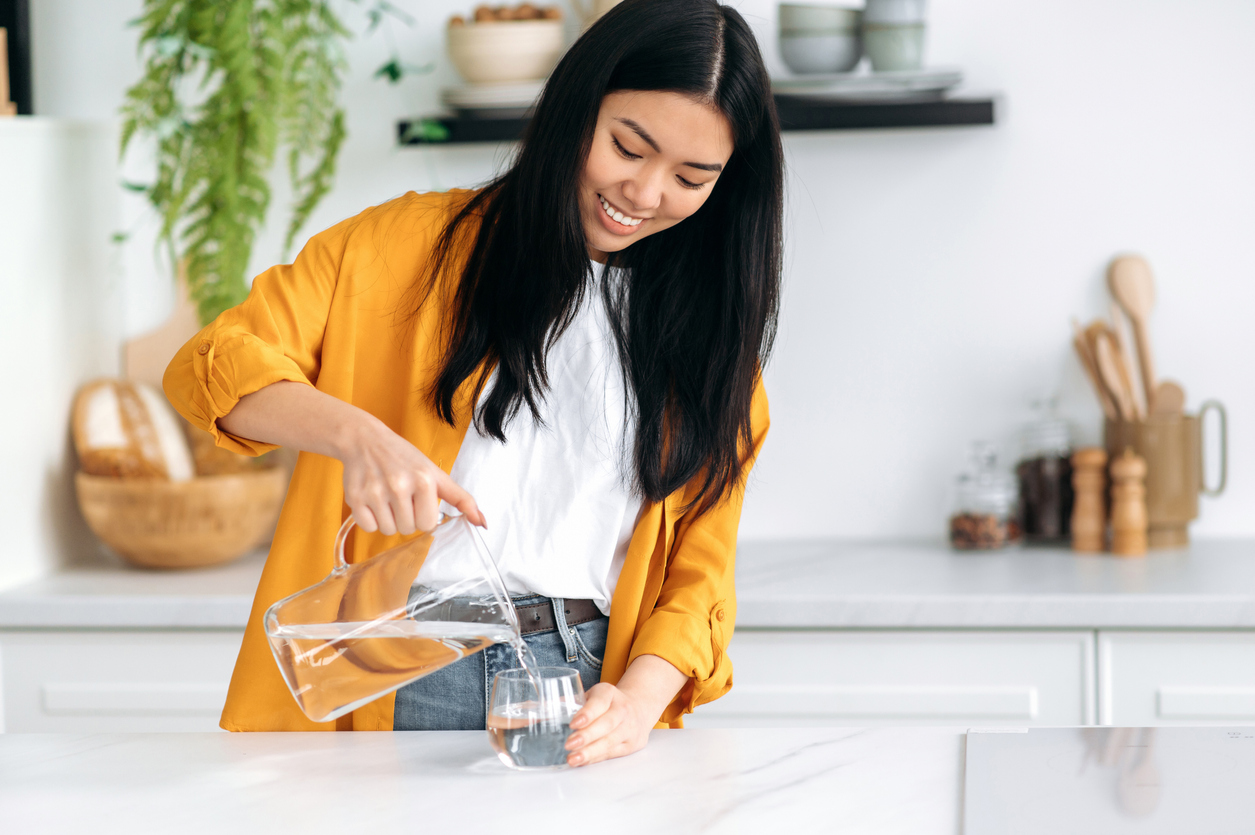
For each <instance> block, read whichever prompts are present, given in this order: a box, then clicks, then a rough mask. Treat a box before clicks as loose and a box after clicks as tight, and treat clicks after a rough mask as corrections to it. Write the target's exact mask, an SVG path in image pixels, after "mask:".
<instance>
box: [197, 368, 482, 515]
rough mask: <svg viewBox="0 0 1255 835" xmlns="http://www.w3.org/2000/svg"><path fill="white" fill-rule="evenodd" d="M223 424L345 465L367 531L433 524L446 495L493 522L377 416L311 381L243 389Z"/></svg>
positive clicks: (347, 497)
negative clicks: (247, 391)
mask: <svg viewBox="0 0 1255 835" xmlns="http://www.w3.org/2000/svg"><path fill="white" fill-rule="evenodd" d="M218 428H220V429H223V430H225V431H227V432H230V433H231V434H232V435H236V436H238V437H241V438H248V439H249V440H251V441H261V442H262V443H267V444H278V445H279V446H286V447H292V448H293V449H299V450H301V451H302V452H313V453H317V454H318V455H326V456H328V457H329V458H335V459H338V460H339V461H340V462H341V463H342V464H343V465H344V501H345V503H346V504H347V505H348V506H349V509H350V510H351V511H352V513H353V518H354V519H355V520H356V521H357V524H358V525H359V526H360V527H361V528H362V529H363V530H365V531H368V532H371V531H376V530H377V531H380V532H382V533H384V534H385V535H387V536H391V535H392V534H395V533H402V534H407V535H408V534H412V533H414V532H415V531H416V530H424V531H426V530H431V529H432V528H434V527H435V526H436V523H437V521H438V520H439V518H440V502H441V501H442V500H443V501H446V502H448V503H449V504H451V505H453V506H454V507H456V508H457V509H458V510H460V511H462V512H463V513H464V514H466V516H467V517H468V518H469V519H470V520H471V521H472V522H473V523H475V524H476V525H485V524H487V523H486V522H485V520H484V515H483V514H482V513H480V512H479V507H478V506H477V505H476V504H475V499H474V498H473V497H472V496H471V494H470V493H467V492H466V491H465V490H463V489H462V488H461V487H460V486H458V485H457V484H456V483H455V482H454V481H453V479H451V478H449V475H448V474H447V473H445V472H444V471H443V470H441V469H440V467H438V466H436V465H435V464H434V463H432V461H431V459H430V458H428V457H427V456H426V455H424V454H423V453H422V452H421V451H419V450H418V449H416V448H415V447H414V445H413V444H411V443H410V442H409V441H408V440H406V439H405V438H402V437H401V436H400V435H398V434H396V433H395V432H393V431H392V430H391V429H389V428H388V426H387V425H386V424H385V423H384V422H383V421H381V420H379V418H377V417H375V416H374V415H372V414H370V413H369V412H367V411H365V410H363V409H359V408H358V407H357V406H354V405H352V404H349V403H345V402H344V401H343V400H339V399H337V398H335V397H332V396H331V395H329V394H325V393H323V392H321V391H318V390H317V389H316V388H314V387H312V386H307V385H304V384H303V383H294V382H291V381H287V380H284V381H280V382H278V383H271V384H270V385H268V386H266V387H265V388H263V389H260V390H258V391H255V392H253V393H252V394H249V395H245V396H244V397H241V398H240V401H239V402H238V403H236V404H235V408H233V409H232V410H231V411H230V412H229V413H228V414H226V415H223V416H222V417H220V418H218Z"/></svg>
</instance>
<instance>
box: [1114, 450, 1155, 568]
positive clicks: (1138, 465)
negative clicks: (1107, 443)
mask: <svg viewBox="0 0 1255 835" xmlns="http://www.w3.org/2000/svg"><path fill="white" fill-rule="evenodd" d="M1147 527H1148V520H1147V516H1146V461H1145V460H1144V459H1143V458H1142V457H1141V456H1140V455H1136V454H1134V452H1133V450H1132V449H1129V448H1126V449H1125V450H1124V454H1123V455H1121V456H1120V457H1119V458H1117V459H1116V460H1115V461H1112V462H1111V553H1113V554H1118V555H1120V556H1122V557H1140V556H1143V555H1144V554H1145V553H1146V529H1147Z"/></svg>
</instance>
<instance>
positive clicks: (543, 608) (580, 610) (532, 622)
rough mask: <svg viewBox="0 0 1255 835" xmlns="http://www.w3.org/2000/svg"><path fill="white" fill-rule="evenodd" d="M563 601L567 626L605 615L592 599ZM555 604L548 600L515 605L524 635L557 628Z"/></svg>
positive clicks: (520, 628)
mask: <svg viewBox="0 0 1255 835" xmlns="http://www.w3.org/2000/svg"><path fill="white" fill-rule="evenodd" d="M562 602H563V604H565V605H564V606H563V607H562V608H563V613H564V614H565V615H566V624H567V626H577V625H579V624H581V623H588V622H589V621H593V620H597V619H598V618H602V617H605V615H603V614H602V613H601V609H598V608H597V604H596V603H594V602H593V601H591V600H563V601H562ZM553 604H554V601H550V600H546V601H545V602H544V603H533V604H531V605H530V606H516V607H514V608H515V609H516V610H517V611H518V613H519V631H520V632H522V633H523V634H524V635H530V634H532V633H533V632H548V631H549V630H550V629H557V628H558V624H557V623H556V622H555V620H554V616H553Z"/></svg>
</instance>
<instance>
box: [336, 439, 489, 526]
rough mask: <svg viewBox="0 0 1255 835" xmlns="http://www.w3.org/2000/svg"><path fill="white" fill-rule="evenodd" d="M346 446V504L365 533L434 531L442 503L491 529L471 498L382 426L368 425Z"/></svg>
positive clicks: (343, 458) (342, 456)
mask: <svg viewBox="0 0 1255 835" xmlns="http://www.w3.org/2000/svg"><path fill="white" fill-rule="evenodd" d="M342 446H343V449H342V450H341V451H340V454H339V455H337V457H338V458H339V459H340V460H341V462H343V464H344V501H345V504H347V505H348V506H349V509H350V510H351V511H353V519H354V521H355V522H356V523H357V525H358V527H360V528H361V529H362V530H364V531H367V532H368V533H369V532H374V531H379V532H380V533H382V534H385V535H387V536H391V535H392V534H394V533H401V534H411V533H414V532H415V531H428V530H431V529H432V528H434V527H436V523H437V522H438V521H439V519H440V501H441V499H443V500H444V501H446V502H448V503H449V504H451V505H453V506H454V507H456V508H457V509H458V510H460V511H461V512H462V513H463V514H464V515H465V516H466V517H467V518H468V519H469V520H470V521H471V522H473V523H475V524H476V525H480V526H481V527H487V523H486V522H485V520H484V514H483V513H482V512H480V510H479V506H478V505H477V504H476V503H475V499H474V498H473V497H472V496H471V494H470V493H468V492H466V491H465V490H463V489H462V487H461V486H460V485H459V484H458V483H457V482H456V481H454V480H453V479H452V478H450V477H449V475H448V473H446V472H445V471H444V470H442V469H440V468H439V467H437V466H436V465H435V464H434V463H433V462H432V460H431V459H430V458H428V457H427V456H426V455H424V454H423V453H422V452H420V451H419V450H418V449H417V448H416V447H415V446H414V445H413V444H411V443H410V442H409V441H407V440H406V439H405V438H402V437H401V436H400V435H398V434H396V433H395V432H393V431H392V430H391V429H389V428H388V427H387V426H386V425H385V424H384V423H383V422H382V421H379V420H374V419H372V420H370V421H363V422H362V423H361V424H360V425H359V426H358V427H356V431H353V432H352V433H350V434H349V437H348V440H347V442H346V443H344V444H342Z"/></svg>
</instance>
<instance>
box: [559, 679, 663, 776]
mask: <svg viewBox="0 0 1255 835" xmlns="http://www.w3.org/2000/svg"><path fill="white" fill-rule="evenodd" d="M687 680H688V678H687V676H685V675H684V674H683V673H681V672H680V671H679V670H677V669H676V668H675V667H673V666H671V664H669V663H668V662H666V661H664V660H663V659H661V658H659V657H657V656H654V655H642V656H640V657H638V658H636V659H635V660H634V661H633V662H632V663H631V665H630V666H629V667H628V669H627V671H626V672H625V673H624V674H623V678H622V679H620V680H619V686H618V687H616V686H615V685H613V684H605V683H602V684H597V685H594V686H593V687H592V688H590V689H589V691H588V695H587V697H586V699H585V701H584V707H583V708H581V709H580V711H579V713H577V714H575V716H574V717H572V718H571V729H572V733H571V735H570V736H569V737H567V742H566V750H567V751H568V752H570V753H569V754H568V756H567V763H568V764H570V765H575V766H579V765H591V764H592V763H596V762H601V761H602V760H609V759H613V758H614V757H625V756H627V755H628V754H633V753H635V752H637V751H639V750H641V749H642V748H644V747H645V744H646V743H647V742H649V732H650V730H652V729H653V727H654V725H655V724H657V723H658V717H659V716H661V715H662V711H663V709H665V708H666V706H667V705H668V704H670V703H671V700H672V699H673V698H675V694H676V693H678V692H680V688H681V687H683V686H684V683H685V682H686V681H687Z"/></svg>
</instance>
